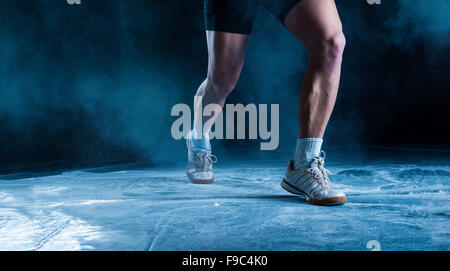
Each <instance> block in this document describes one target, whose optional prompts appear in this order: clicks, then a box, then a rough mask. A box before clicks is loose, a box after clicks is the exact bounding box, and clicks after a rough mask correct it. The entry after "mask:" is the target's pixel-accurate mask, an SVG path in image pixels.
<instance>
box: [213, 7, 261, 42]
mask: <svg viewBox="0 0 450 271" xmlns="http://www.w3.org/2000/svg"><path fill="white" fill-rule="evenodd" d="M204 9H205V26H206V30H208V31H221V32H228V33H237V34H250V33H251V31H252V28H253V22H254V20H255V17H256V11H257V9H258V2H257V1H256V0H204Z"/></svg>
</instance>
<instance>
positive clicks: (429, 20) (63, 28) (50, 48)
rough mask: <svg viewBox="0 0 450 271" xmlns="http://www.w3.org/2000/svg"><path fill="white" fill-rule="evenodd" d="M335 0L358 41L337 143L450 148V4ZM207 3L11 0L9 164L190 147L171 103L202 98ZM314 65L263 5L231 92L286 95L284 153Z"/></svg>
mask: <svg viewBox="0 0 450 271" xmlns="http://www.w3.org/2000/svg"><path fill="white" fill-rule="evenodd" d="M336 2H337V5H338V9H339V12H340V15H341V19H342V22H343V25H344V32H345V34H346V37H347V47H346V51H345V56H344V63H343V74H342V84H341V88H340V94H339V97H338V102H337V105H336V110H335V112H334V113H333V116H332V119H331V122H330V125H329V127H328V130H327V134H326V138H325V140H326V144H327V146H353V147H354V146H380V145H381V146H390V145H421V146H423V145H426V146H434V147H436V146H440V147H439V148H446V147H445V146H448V145H446V144H449V143H450V132H449V129H447V127H448V125H449V116H450V109H449V107H450V95H449V93H448V85H449V72H448V70H449V69H448V68H449V58H450V57H449V47H450V46H449V27H450V22H449V18H450V16H449V15H448V14H449V12H450V4H449V2H448V1H445V0H429V1H423V0H416V1H412V0H411V1H400V0H398V1H386V0H384V1H382V5H378V6H376V5H373V6H371V5H368V4H367V2H366V1H365V0H358V1H357V0H347V1H343V0H342V1H339V0H337V1H336ZM202 5H203V4H202V1H200V0H189V1H181V0H180V1H175V0H167V1H162V0H161V1H151V0H128V1H119V0H82V4H81V5H73V6H70V5H68V4H67V3H66V1H65V0H54V1H48V0H31V1H13V0H8V1H3V2H2V5H1V8H0V60H1V61H0V166H1V167H10V166H14V165H24V164H38V163H45V162H51V161H63V163H67V164H72V165H93V164H108V163H113V162H135V161H152V162H163V161H168V160H172V159H173V157H183V158H184V156H185V150H184V142H183V141H175V140H173V139H172V138H171V136H170V126H171V124H172V122H173V121H174V119H175V118H173V117H171V116H170V110H171V108H172V106H173V105H175V104H177V103H188V104H192V98H193V95H194V93H195V91H196V89H197V87H198V85H199V84H200V83H201V82H202V80H203V79H204V76H205V72H206V67H207V66H206V65H207V54H206V40H205V34H204V24H203V16H202V11H203V6H202ZM306 62H307V55H306V52H305V50H304V48H303V47H302V45H301V44H300V43H298V42H297V41H296V40H295V38H294V37H293V36H291V35H290V34H289V33H288V32H287V31H286V30H285V29H283V27H282V26H281V25H280V24H279V23H278V22H277V21H276V19H275V18H274V17H273V16H272V15H271V14H269V13H268V12H267V11H265V10H264V9H262V8H261V10H260V12H259V13H258V17H257V21H256V25H255V29H254V33H253V35H252V38H251V41H250V45H249V49H248V53H247V58H246V65H245V67H244V70H243V73H242V77H241V79H240V81H239V84H238V86H237V88H236V90H235V91H234V93H233V94H232V95H231V96H230V99H229V100H228V102H229V103H243V104H247V103H256V104H258V103H267V104H274V103H278V104H280V109H281V111H280V115H281V116H280V131H282V135H281V138H280V140H281V142H280V148H279V149H278V150H276V151H274V152H293V148H294V147H293V146H294V144H295V138H296V136H297V121H296V118H297V117H296V111H297V96H298V89H299V87H300V84H301V81H302V77H303V74H304V72H305V68H306ZM439 144H441V145H439ZM443 146H444V147H443ZM214 147H215V148H217V149H221V150H225V151H227V152H233V151H234V152H236V153H241V151H242V150H245V149H250V150H254V151H258V149H259V142H258V141H244V142H242V141H239V142H229V141H221V142H214ZM238 151H239V152H238ZM259 153H260V155H267V152H259ZM238 155H239V154H238Z"/></svg>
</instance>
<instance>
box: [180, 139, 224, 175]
mask: <svg viewBox="0 0 450 271" xmlns="http://www.w3.org/2000/svg"><path fill="white" fill-rule="evenodd" d="M186 144H187V148H188V164H187V167H186V175H187V177H188V179H189V180H191V182H193V183H201V184H205V183H212V182H213V181H214V173H213V169H212V164H213V163H216V162H217V157H216V156H214V155H212V154H211V148H209V149H194V148H193V146H192V139H191V135H190V133H189V135H188V137H187V139H186Z"/></svg>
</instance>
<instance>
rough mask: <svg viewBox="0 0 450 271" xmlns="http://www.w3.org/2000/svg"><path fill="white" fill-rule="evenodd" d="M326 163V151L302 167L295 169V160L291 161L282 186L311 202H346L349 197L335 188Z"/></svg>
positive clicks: (325, 203)
mask: <svg viewBox="0 0 450 271" xmlns="http://www.w3.org/2000/svg"><path fill="white" fill-rule="evenodd" d="M324 165H325V152H324V151H322V152H321V153H320V155H319V156H318V157H316V158H314V160H313V161H312V162H311V164H309V165H308V166H306V167H303V168H300V169H295V168H294V161H291V162H290V163H289V166H288V168H287V170H286V176H285V177H284V179H283V181H282V182H281V187H282V188H283V189H284V190H286V191H288V192H290V193H293V194H297V195H303V196H305V198H306V200H307V201H308V202H309V203H311V204H317V205H341V204H344V203H345V202H346V201H347V197H346V196H345V194H344V193H343V192H340V191H337V190H334V189H333V187H332V186H331V184H330V179H329V177H328V175H331V172H330V171H328V170H327V169H325V168H324Z"/></svg>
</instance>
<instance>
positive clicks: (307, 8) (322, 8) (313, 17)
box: [284, 0, 342, 49]
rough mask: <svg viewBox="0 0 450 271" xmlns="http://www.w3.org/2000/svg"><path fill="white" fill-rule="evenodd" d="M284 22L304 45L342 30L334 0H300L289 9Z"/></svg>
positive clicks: (313, 43)
mask: <svg viewBox="0 0 450 271" xmlns="http://www.w3.org/2000/svg"><path fill="white" fill-rule="evenodd" d="M284 24H285V26H286V28H287V29H288V30H289V31H290V32H292V33H293V34H294V35H295V36H296V37H297V38H298V39H299V40H300V41H301V42H302V43H303V44H304V45H305V46H306V47H308V46H309V45H312V46H314V45H316V44H317V42H318V40H320V39H324V38H325V39H326V38H327V37H332V36H334V35H336V34H338V33H341V32H342V23H341V20H340V18H339V14H338V11H337V8H336V4H335V2H334V0H301V1H300V2H299V3H298V4H297V5H296V6H295V7H294V8H292V9H291V10H290V11H289V13H288V14H287V16H286V18H285V21H284ZM310 49H312V48H310Z"/></svg>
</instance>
